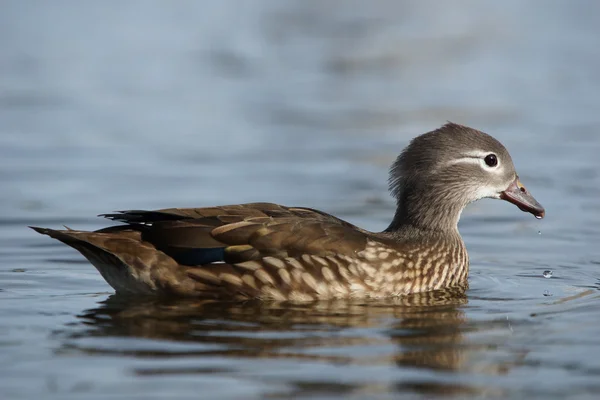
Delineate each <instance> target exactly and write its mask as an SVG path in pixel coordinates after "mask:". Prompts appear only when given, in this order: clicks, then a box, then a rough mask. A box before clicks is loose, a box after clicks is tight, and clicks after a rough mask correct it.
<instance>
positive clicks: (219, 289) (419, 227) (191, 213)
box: [31, 122, 545, 301]
mask: <svg viewBox="0 0 600 400" xmlns="http://www.w3.org/2000/svg"><path fill="white" fill-rule="evenodd" d="M389 189H390V192H391V194H392V196H393V197H394V198H395V200H396V210H395V214H394V216H393V219H392V221H391V223H390V224H389V226H388V227H387V228H386V229H385V230H383V231H382V232H370V231H368V230H365V229H362V228H360V227H357V226H355V225H353V224H351V223H349V222H347V221H344V220H342V219H340V218H337V217H335V216H333V215H330V214H328V213H326V212H323V211H319V210H316V209H312V208H306V207H288V206H283V205H278V204H273V203H247V204H236V205H224V206H217V207H202V208H168V209H160V210H128V211H119V212H114V213H109V214H101V215H100V216H102V217H105V218H107V219H109V220H112V221H117V222H120V223H122V224H121V225H113V226H109V227H106V228H104V229H100V230H96V231H84V230H74V229H71V228H68V227H65V229H63V230H54V229H49V228H40V227H31V228H32V229H34V230H35V231H37V232H39V233H41V234H44V235H48V236H50V237H52V238H54V239H57V240H59V241H61V242H62V243H64V244H66V245H68V246H71V247H73V248H74V249H76V250H77V251H79V252H80V253H81V254H82V255H83V256H84V257H85V258H87V260H89V262H90V263H91V264H92V265H93V266H94V267H96V269H97V270H98V272H99V273H100V274H101V275H102V277H103V278H104V279H105V280H106V282H107V283H108V284H109V285H110V286H111V287H112V288H113V289H114V290H115V292H116V293H117V294H125V295H134V296H160V297H195V298H202V299H214V300H234V301H237V300H259V301H260V300H275V301H316V300H327V299H367V298H392V297H401V296H407V295H411V294H415V293H424V292H432V291H436V290H445V289H449V288H453V287H465V286H466V285H468V274H469V256H468V253H467V249H466V247H465V243H464V242H463V239H462V237H461V235H460V233H459V231H458V222H459V219H460V216H461V213H462V211H463V209H464V208H465V207H466V206H467V205H468V204H470V203H472V202H474V201H477V200H479V199H483V198H492V199H500V200H505V201H508V202H510V203H512V204H514V205H516V206H517V207H518V208H519V209H520V210H522V211H525V212H528V213H530V214H533V215H534V216H535V217H536V218H539V219H541V218H543V217H544V215H545V210H544V208H543V207H542V206H541V205H540V203H538V201H537V200H536V199H535V198H534V197H533V196H532V195H531V193H530V192H529V191H528V190H527V189H526V188H525V186H524V185H523V184H522V183H521V181H520V179H519V176H518V175H517V173H516V170H515V166H514V164H513V161H512V159H511V156H510V154H509V153H508V151H507V150H506V148H505V147H504V146H503V145H502V144H501V143H500V142H499V141H498V140H496V139H494V138H493V137H492V136H490V135H488V134H486V133H484V132H482V131H479V130H476V129H474V128H470V127H468V126H464V125H460V124H456V123H452V122H448V123H446V124H445V125H443V126H441V127H440V128H438V129H435V130H433V131H430V132H427V133H424V134H422V135H420V136H417V137H415V138H414V139H412V140H411V141H410V143H409V145H408V146H407V147H406V148H405V149H404V150H403V151H402V152H401V153H400V155H399V156H398V157H397V158H396V160H395V161H394V163H393V164H392V166H391V168H390V176H389Z"/></svg>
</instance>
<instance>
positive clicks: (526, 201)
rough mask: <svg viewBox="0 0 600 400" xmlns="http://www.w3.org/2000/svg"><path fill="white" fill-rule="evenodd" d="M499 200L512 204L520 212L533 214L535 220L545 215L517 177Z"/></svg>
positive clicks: (540, 206)
mask: <svg viewBox="0 0 600 400" xmlns="http://www.w3.org/2000/svg"><path fill="white" fill-rule="evenodd" d="M500 198H501V199H502V200H506V201H508V202H511V203H513V204H514V205H516V206H517V207H519V208H520V209H521V211H525V212H528V213H531V214H533V215H534V216H535V217H536V218H544V215H545V214H546V211H545V210H544V207H542V205H541V204H540V203H538V202H537V200H536V199H534V198H533V196H532V195H531V193H529V191H528V190H527V189H526V188H525V186H523V184H522V183H521V181H519V177H516V178H515V180H514V181H512V183H511V184H510V185H509V186H508V187H507V188H506V190H505V191H503V192H502V193H500Z"/></svg>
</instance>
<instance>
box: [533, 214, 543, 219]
mask: <svg viewBox="0 0 600 400" xmlns="http://www.w3.org/2000/svg"><path fill="white" fill-rule="evenodd" d="M535 217H536V218H537V219H542V218H544V217H542V216H541V215H536V216H535Z"/></svg>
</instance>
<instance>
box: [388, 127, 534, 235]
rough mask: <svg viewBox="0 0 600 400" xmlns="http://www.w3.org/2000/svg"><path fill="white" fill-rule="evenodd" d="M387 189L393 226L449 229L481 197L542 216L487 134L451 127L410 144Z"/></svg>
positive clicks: (501, 149) (502, 150)
mask: <svg viewBox="0 0 600 400" xmlns="http://www.w3.org/2000/svg"><path fill="white" fill-rule="evenodd" d="M390 190H391V192H392V194H393V195H394V197H396V199H397V201H398V211H397V214H396V218H395V219H394V223H395V224H402V223H409V224H411V225H419V226H422V227H424V228H433V229H443V228H450V227H452V228H454V227H456V224H457V223H458V219H459V217H460V214H461V212H462V210H463V208H464V207H465V206H466V205H467V204H469V203H471V202H473V201H475V200H479V199H482V198H485V197H489V198H494V199H502V200H506V201H509V202H511V203H513V204H515V205H516V206H517V207H519V208H520V209H521V210H523V211H526V212H529V213H531V214H533V215H534V216H535V217H536V218H543V217H544V208H543V207H542V206H541V205H540V204H539V203H538V202H537V200H535V198H533V196H532V195H531V194H530V193H529V192H528V191H527V189H526V188H525V186H523V184H522V183H521V182H520V181H519V177H518V175H517V172H516V170H515V166H514V164H513V162H512V159H511V157H510V154H509V153H508V151H507V150H506V148H505V147H504V146H503V145H502V144H501V143H500V142H499V141H497V140H496V139H494V138H493V137H491V136H490V135H488V134H486V133H483V132H480V131H478V130H476V129H472V128H469V127H466V126H462V125H458V124H454V123H448V124H446V125H444V126H442V127H441V128H439V129H437V130H435V131H432V132H428V133H425V134H423V135H421V136H418V137H416V138H415V139H413V140H412V141H411V142H410V144H409V145H408V147H407V148H406V149H405V150H404V151H403V152H402V153H401V154H400V156H398V158H397V159H396V161H395V162H394V164H393V165H392V168H391V171H390ZM394 223H393V225H394Z"/></svg>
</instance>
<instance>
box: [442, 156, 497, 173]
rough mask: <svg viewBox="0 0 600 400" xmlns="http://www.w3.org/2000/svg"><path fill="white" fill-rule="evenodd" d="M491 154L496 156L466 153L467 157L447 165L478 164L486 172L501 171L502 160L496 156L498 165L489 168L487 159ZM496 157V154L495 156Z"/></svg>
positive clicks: (456, 159)
mask: <svg viewBox="0 0 600 400" xmlns="http://www.w3.org/2000/svg"><path fill="white" fill-rule="evenodd" d="M490 154H494V153H492V152H471V153H466V157H461V158H455V159H454V160H450V161H449V162H447V163H446V165H456V164H477V165H480V166H481V168H483V169H484V170H486V171H495V172H496V171H500V170H501V169H502V166H501V165H500V158H498V156H496V160H497V162H496V165H494V166H489V165H487V164H486V162H485V157H487V156H488V155H490ZM494 155H495V154H494Z"/></svg>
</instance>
